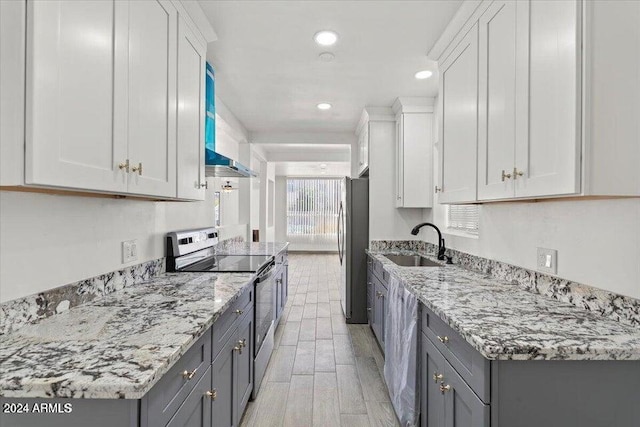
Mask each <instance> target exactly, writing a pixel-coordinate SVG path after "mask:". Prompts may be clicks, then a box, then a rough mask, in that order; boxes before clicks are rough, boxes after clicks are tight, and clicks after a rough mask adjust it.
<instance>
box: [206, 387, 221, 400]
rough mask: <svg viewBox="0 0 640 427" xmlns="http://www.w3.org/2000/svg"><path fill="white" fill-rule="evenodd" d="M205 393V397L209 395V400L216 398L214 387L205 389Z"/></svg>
mask: <svg viewBox="0 0 640 427" xmlns="http://www.w3.org/2000/svg"><path fill="white" fill-rule="evenodd" d="M205 395H206V396H207V397H209V399H211V400H216V398H217V397H218V390H216V389H213V390H207V391H206V393H205Z"/></svg>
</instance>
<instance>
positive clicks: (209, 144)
mask: <svg viewBox="0 0 640 427" xmlns="http://www.w3.org/2000/svg"><path fill="white" fill-rule="evenodd" d="M205 106H206V117H205V130H204V165H205V171H204V174H205V176H211V177H221V178H251V177H255V176H258V175H257V174H256V173H255V172H253V171H252V170H251V169H249V168H248V167H246V166H243V165H242V164H240V163H238V162H237V161H235V160H233V159H230V158H228V157H226V156H223V155H222V154H220V153H218V152H216V109H215V78H214V73H213V67H212V66H211V64H209V63H208V62H207V66H206V86H205Z"/></svg>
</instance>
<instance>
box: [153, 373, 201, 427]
mask: <svg viewBox="0 0 640 427" xmlns="http://www.w3.org/2000/svg"><path fill="white" fill-rule="evenodd" d="M210 389H211V367H208V368H207V371H206V372H205V374H204V376H203V377H202V378H201V379H200V381H198V383H197V384H196V386H195V387H194V388H193V390H192V391H191V393H190V394H189V396H187V398H186V399H185V401H184V403H183V404H182V406H181V407H180V409H179V410H178V412H176V414H175V415H174V417H173V418H172V419H171V421H169V423H168V424H167V427H182V426H186V425H189V426H199V427H205V426H210V425H211V402H212V400H211V397H209V395H207V392H209V393H211V390H210ZM155 425H158V424H153V423H149V426H155Z"/></svg>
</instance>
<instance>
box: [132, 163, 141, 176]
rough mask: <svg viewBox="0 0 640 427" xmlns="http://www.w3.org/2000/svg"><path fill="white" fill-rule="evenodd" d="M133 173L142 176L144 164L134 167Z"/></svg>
mask: <svg viewBox="0 0 640 427" xmlns="http://www.w3.org/2000/svg"><path fill="white" fill-rule="evenodd" d="M131 172H134V173H135V172H138V175H140V176H142V163H138V166H133V167H132V168H131Z"/></svg>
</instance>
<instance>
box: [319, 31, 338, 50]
mask: <svg viewBox="0 0 640 427" xmlns="http://www.w3.org/2000/svg"><path fill="white" fill-rule="evenodd" d="M313 39H314V40H315V41H316V43H318V44H319V45H320V46H333V45H334V44H336V42H337V41H338V35H337V34H336V33H335V31H330V30H322V31H318V32H317V33H316V34H315V35H314V36H313Z"/></svg>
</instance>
